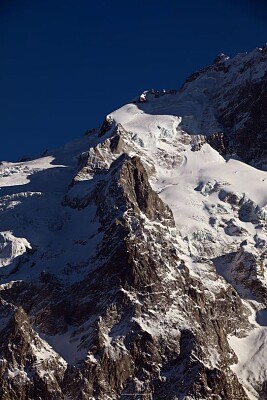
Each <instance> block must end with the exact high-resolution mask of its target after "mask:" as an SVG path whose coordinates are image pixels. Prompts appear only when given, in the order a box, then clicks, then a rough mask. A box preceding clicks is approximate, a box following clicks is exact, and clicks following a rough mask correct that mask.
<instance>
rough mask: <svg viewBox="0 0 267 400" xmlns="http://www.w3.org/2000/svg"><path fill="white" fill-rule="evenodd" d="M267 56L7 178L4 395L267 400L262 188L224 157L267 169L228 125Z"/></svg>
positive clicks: (225, 69)
mask: <svg viewBox="0 0 267 400" xmlns="http://www.w3.org/2000/svg"><path fill="white" fill-rule="evenodd" d="M258 52H259V50H257V51H256V53H255V52H253V53H252V55H242V56H237V58H234V59H233V61H230V60H229V59H228V58H227V57H226V56H224V55H220V56H219V57H218V58H217V59H216V60H215V62H214V64H213V65H212V66H211V67H208V68H206V69H204V70H202V71H200V72H198V73H196V74H194V75H193V76H192V77H190V78H189V79H188V81H187V82H186V84H185V86H184V87H183V88H182V89H181V90H180V91H162V92H159V91H148V92H144V94H142V95H141V96H140V98H139V100H138V101H136V102H134V103H131V104H128V105H127V106H125V107H122V109H120V110H117V111H115V112H114V113H112V114H111V115H109V116H108V117H107V118H106V119H105V121H104V123H103V125H102V127H101V128H100V129H95V130H91V131H90V132H89V131H88V133H87V134H86V135H85V136H84V137H83V138H82V139H81V140H80V141H77V142H75V143H72V144H69V145H66V146H64V147H63V148H62V149H59V150H58V151H56V152H55V153H54V154H53V155H49V154H46V155H45V156H44V157H43V158H42V159H39V160H31V161H25V162H19V163H16V164H12V163H3V164H2V165H1V166H0V184H1V187H2V189H1V197H0V210H1V217H2V218H1V220H0V235H1V238H2V239H1V243H0V244H1V246H0V257H1V270H0V279H1V282H0V331H1V339H2V340H1V345H0V395H1V396H0V397H1V398H2V399H4V400H9V399H25V400H26V399H27V400H36V399H45V400H50V399H55V400H56V399H73V400H76V399H77V400H78V399H84V400H85V399H86V400H88V399H92V400H94V399H99V400H108V399H111V400H118V399H132V398H138V399H139V398H140V399H141V398H142V399H145V400H152V399H153V400H154V399H155V400H162V399H166V400H177V399H179V400H195V399H196V400H197V399H207V400H212V399H213V400H215V399H218V400H220V399H221V400H222V399H227V400H244V399H250V398H256V399H261V398H265V396H266V395H267V394H266V376H267V370H266V366H265V364H264V360H265V353H264V348H265V347H266V346H264V343H265V342H264V340H265V339H264V338H265V337H266V338H267V333H266V326H265V317H264V316H265V314H264V313H265V308H266V306H267V305H266V302H267V298H266V294H267V284H266V282H267V280H266V278H265V277H266V272H265V270H266V254H267V253H266V240H267V237H266V236H267V235H266V230H267V225H266V221H267V217H266V215H267V213H266V206H265V204H266V196H265V193H266V192H265V191H264V185H265V184H266V183H264V182H265V180H266V182H267V177H266V173H265V172H264V171H260V170H256V169H255V168H253V167H251V166H249V165H247V164H245V163H244V162H241V161H237V160H236V159H229V154H230V151H235V152H236V153H237V154H238V156H239V157H240V158H242V159H243V160H244V161H246V162H248V163H253V164H256V161H257V162H258V165H259V166H260V167H263V166H264V162H265V154H264V151H262V150H263V148H264V146H261V149H260V151H258V150H257V146H258V144H256V143H255V141H256V142H257V143H258V142H259V141H261V140H262V138H263V137H266V134H265V133H264V132H265V130H264V129H265V128H266V126H267V124H265V123H264V117H263V116H262V118H261V117H260V121H261V122H260V125H257V127H256V126H254V125H253V129H255V131H254V132H255V135H254V136H253V140H252V138H251V136H250V133H249V131H246V133H245V131H244V129H245V128H244V126H245V125H242V124H241V123H240V119H241V115H242V118H248V120H250V119H251V121H252V120H253V118H256V117H255V113H254V111H253V110H252V108H251V106H250V103H249V101H247V99H246V101H244V102H243V105H242V107H241V108H240V109H239V108H238V110H239V111H238V110H237V112H236V113H235V114H233V108H234V107H237V104H239V103H238V102H239V101H240V99H241V97H239V96H241V94H240V93H241V92H242V91H243V86H244V81H245V79H246V78H244V76H245V77H246V76H247V75H246V74H247V71H252V72H253V73H254V72H255V65H254V64H253V62H252V61H253V59H254V63H257V62H258V58H257V57H258ZM262 57H265V55H264V54H263V55H262ZM247 60H252V61H251V62H250V63H248V62H247ZM241 65H243V72H242V73H241V72H240V68H241ZM237 67H238V68H237ZM235 70H237V71H239V73H240V74H241V75H242V74H243V75H244V76H243V75H242V76H243V78H242V79H241V78H240V82H239V83H236V87H238V88H239V89H240V93H238V92H237V91H234V89H233V82H234V76H235V75H234V72H233V71H235ZM229 74H230V75H229ZM252 75H253V74H252ZM263 76H264V75H261V74H258V75H257V79H258V78H259V81H258V80H257V79H256V78H255V79H256V80H257V83H256V85H257V86H258V89H257V90H258V92H257V93H258V95H259V93H263V91H264V87H263V85H262V84H261V83H262V79H263ZM211 77H213V78H212V79H211ZM214 77H215V78H216V77H217V78H218V82H217V85H215V86H214V85H213V83H214V79H215V78H214ZM217 78H216V79H217ZM253 79H254V78H253ZM253 79H252V82H254V81H253ZM211 82H212V84H211ZM253 84H254V83H253ZM220 85H224V86H220ZM236 87H235V89H236ZM222 88H223V90H222ZM253 90H256V89H253ZM219 92H220V96H221V97H220V99H219V98H218V93H219ZM249 93H250V92H249ZM262 95H263V94H262ZM243 96H244V93H243ZM203 99H206V100H205V101H204V100H203ZM238 99H239V100H238ZM203 104H204V106H203ZM259 104H261V102H260V103H259ZM203 107H204V108H203ZM211 108H212V109H214V110H215V111H216V112H214V113H213V114H211V113H210V112H211ZM238 113H239V114H238ZM248 113H249V117H248ZM231 115H232V116H231ZM251 123H252V122H251ZM238 124H239V125H238ZM238 126H239V128H240V130H238V129H239V128H238ZM264 127H265V128H264ZM242 129H243V130H242ZM249 129H250V128H249ZM242 132H243V133H242ZM242 135H243V139H242V138H241V137H242ZM244 138H245V139H244ZM242 141H243V142H242ZM242 143H243V144H242ZM248 143H250V144H249V146H250V147H249V150H250V152H245V148H246V146H247V145H248ZM223 156H225V157H226V159H227V161H226V160H225V159H224V158H223ZM256 158H257V159H256ZM236 175H238V178H237V177H236ZM14 176H15V177H16V183H17V182H19V185H18V184H16V186H12V185H13V184H12V182H13V179H14ZM244 177H245V179H244ZM47 182H48V183H47ZM253 317H254V321H253ZM251 335H252V337H253V341H251V340H249V338H250V336H251ZM243 341H244V342H243ZM236 343H246V346H247V348H248V351H247V353H246V354H241V356H240V354H239V350H238V348H244V347H245V346H244V344H242V346H241V345H240V346H239V347H236V346H235V344H236ZM253 351H254V352H255V354H257V355H259V360H257V357H256V356H254V353H253ZM246 357H247V359H249V358H250V359H251V360H252V364H251V363H250V370H249V374H248V375H246V371H247V370H246V364H247V365H248V364H249V363H248V362H247V363H246V362H245V364H244V365H245V366H244V367H242V360H245V361H246ZM255 360H256V361H255ZM262 360H263V361H262ZM254 363H255V365H260V368H258V370H257V368H255V369H254V367H253V365H254ZM261 363H262V364H261ZM241 367H242V368H241ZM259 370H260V372H259ZM251 371H252V372H251ZM252 396H254V397H252Z"/></svg>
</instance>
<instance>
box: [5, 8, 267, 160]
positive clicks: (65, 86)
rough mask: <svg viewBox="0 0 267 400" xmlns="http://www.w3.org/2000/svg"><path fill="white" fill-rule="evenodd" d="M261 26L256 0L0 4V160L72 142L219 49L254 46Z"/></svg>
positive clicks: (264, 35) (264, 32)
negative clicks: (142, 93)
mask: <svg viewBox="0 0 267 400" xmlns="http://www.w3.org/2000/svg"><path fill="white" fill-rule="evenodd" d="M266 22H267V2H266V0H263V1H262V0H258V1H257V0H251V1H250V0H232V1H230V0H202V1H199V0H187V1H178V0H135V1H125V0H124V1H122V0H110V1H108V0H97V1H90V0H0V49H1V62H0V134H1V146H0V160H12V161H15V160H17V159H18V158H20V157H21V156H24V155H38V154H40V153H42V151H44V150H45V149H47V148H49V149H52V148H54V147H57V146H59V145H61V144H64V143H65V142H68V141H70V140H72V139H75V138H78V137H80V136H82V135H83V133H84V132H85V131H86V129H88V128H91V127H95V126H99V125H100V124H101V122H102V120H103V118H104V117H105V115H106V114H108V113H109V112H111V111H112V110H114V109H116V108H118V107H119V106H120V105H122V104H124V103H125V102H127V101H129V100H131V99H132V98H134V97H135V96H137V95H138V94H140V93H141V92H142V91H143V90H146V89H150V88H155V89H163V88H165V89H168V88H171V89H172V88H179V87H180V85H181V84H182V83H183V81H184V79H185V78H186V77H187V76H188V75H189V74H191V73H192V72H194V71H196V70H198V69H199V68H201V67H203V66H205V65H208V64H210V63H211V62H212V61H213V59H214V58H215V56H216V55H217V54H218V53H220V52H224V53H226V54H228V55H229V56H234V55H235V54H236V53H239V52H244V51H250V50H252V49H254V48H255V47H257V46H258V47H260V46H261V45H263V44H264V43H265V42H267V23H266Z"/></svg>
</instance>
